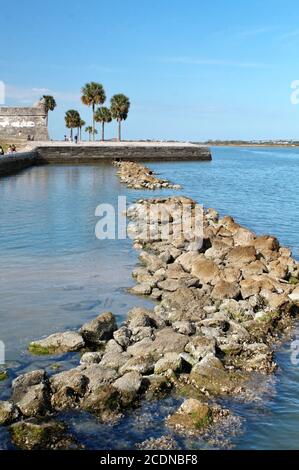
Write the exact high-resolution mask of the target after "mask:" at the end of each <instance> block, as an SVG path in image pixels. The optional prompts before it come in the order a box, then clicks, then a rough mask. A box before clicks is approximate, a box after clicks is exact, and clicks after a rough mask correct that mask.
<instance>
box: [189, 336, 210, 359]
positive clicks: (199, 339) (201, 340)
mask: <svg viewBox="0 0 299 470" xmlns="http://www.w3.org/2000/svg"><path fill="white" fill-rule="evenodd" d="M215 347H216V342H215V339H213V338H207V337H205V336H195V337H194V338H192V340H191V341H190V342H189V343H188V344H187V345H186V347H185V351H186V352H188V353H190V354H191V356H192V357H193V358H194V359H196V361H199V360H201V359H203V358H204V357H205V356H206V355H207V354H210V353H212V354H215Z"/></svg>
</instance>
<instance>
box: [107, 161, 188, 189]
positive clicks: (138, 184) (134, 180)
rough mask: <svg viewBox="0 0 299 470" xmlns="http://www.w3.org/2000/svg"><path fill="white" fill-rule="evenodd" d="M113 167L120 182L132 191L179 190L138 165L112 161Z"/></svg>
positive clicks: (177, 186)
mask: <svg viewBox="0 0 299 470" xmlns="http://www.w3.org/2000/svg"><path fill="white" fill-rule="evenodd" d="M113 165H114V166H116V167H117V168H118V171H117V175H118V177H119V179H120V181H121V182H122V183H124V184H126V185H127V186H128V188H132V189H161V188H171V189H180V185H178V184H173V183H170V182H169V181H168V180H165V179H160V178H157V176H155V174H154V172H153V171H152V170H151V169H150V168H147V167H146V166H144V165H141V164H140V163H135V162H130V161H114V162H113Z"/></svg>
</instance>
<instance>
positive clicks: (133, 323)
mask: <svg viewBox="0 0 299 470" xmlns="http://www.w3.org/2000/svg"><path fill="white" fill-rule="evenodd" d="M126 324H127V327H128V328H129V329H130V330H134V328H138V327H143V326H151V327H153V328H158V327H163V326H165V321H164V320H163V319H161V318H159V317H158V316H157V315H156V314H155V313H154V312H153V311H151V310H147V309H146V308H140V307H134V308H132V309H131V310H129V312H128V315H127V321H126Z"/></svg>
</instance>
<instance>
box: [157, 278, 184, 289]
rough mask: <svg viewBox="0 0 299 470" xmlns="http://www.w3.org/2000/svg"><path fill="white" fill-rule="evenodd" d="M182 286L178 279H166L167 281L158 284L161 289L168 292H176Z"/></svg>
mask: <svg viewBox="0 0 299 470" xmlns="http://www.w3.org/2000/svg"><path fill="white" fill-rule="evenodd" d="M179 286H180V283H179V281H178V280H176V279H166V280H165V281H161V282H158V287H159V289H162V290H166V291H168V292H174V291H176V290H177V289H178V288H179Z"/></svg>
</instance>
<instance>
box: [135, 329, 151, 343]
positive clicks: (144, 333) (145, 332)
mask: <svg viewBox="0 0 299 470" xmlns="http://www.w3.org/2000/svg"><path fill="white" fill-rule="evenodd" d="M144 338H153V328H152V327H150V326H140V327H138V328H134V329H133V330H132V341H133V342H135V343H136V342H137V341H142V340H143V339H144Z"/></svg>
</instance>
